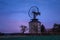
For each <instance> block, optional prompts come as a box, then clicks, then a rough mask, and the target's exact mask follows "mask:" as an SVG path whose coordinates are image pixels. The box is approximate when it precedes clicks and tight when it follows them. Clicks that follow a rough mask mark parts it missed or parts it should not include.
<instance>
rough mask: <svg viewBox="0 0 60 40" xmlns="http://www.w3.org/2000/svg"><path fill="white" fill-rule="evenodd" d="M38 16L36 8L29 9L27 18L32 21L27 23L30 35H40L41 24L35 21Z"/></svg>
mask: <svg viewBox="0 0 60 40" xmlns="http://www.w3.org/2000/svg"><path fill="white" fill-rule="evenodd" d="M31 14H32V15H31ZM38 15H40V12H39V9H38V8H37V7H36V6H33V7H31V8H30V10H29V16H30V17H32V20H31V21H30V22H29V32H30V33H40V27H41V22H40V21H38V19H36V16H38Z"/></svg>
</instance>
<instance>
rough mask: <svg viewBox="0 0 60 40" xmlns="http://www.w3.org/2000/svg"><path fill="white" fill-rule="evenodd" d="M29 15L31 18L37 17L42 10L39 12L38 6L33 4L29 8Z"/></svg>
mask: <svg viewBox="0 0 60 40" xmlns="http://www.w3.org/2000/svg"><path fill="white" fill-rule="evenodd" d="M28 15H29V17H30V18H32V19H36V16H38V15H40V12H39V9H38V7H36V6H32V7H31V8H30V9H29V12H28Z"/></svg>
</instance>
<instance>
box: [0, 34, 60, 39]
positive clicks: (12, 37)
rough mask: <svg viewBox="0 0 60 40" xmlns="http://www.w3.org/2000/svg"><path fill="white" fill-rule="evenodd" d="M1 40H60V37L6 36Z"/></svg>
mask: <svg viewBox="0 0 60 40" xmlns="http://www.w3.org/2000/svg"><path fill="white" fill-rule="evenodd" d="M0 40H60V35H47V36H46V35H45V36H44V35H40V36H38V35H33V36H32V35H31V36H10V37H8V36H5V37H2V38H0Z"/></svg>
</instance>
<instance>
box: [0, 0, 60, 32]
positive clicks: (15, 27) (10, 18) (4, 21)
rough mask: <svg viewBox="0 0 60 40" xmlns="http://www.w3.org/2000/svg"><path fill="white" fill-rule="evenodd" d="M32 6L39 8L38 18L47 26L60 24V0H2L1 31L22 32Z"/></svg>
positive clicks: (0, 7)
mask: <svg viewBox="0 0 60 40" xmlns="http://www.w3.org/2000/svg"><path fill="white" fill-rule="evenodd" d="M31 6H37V7H38V8H39V11H40V12H41V16H38V19H39V21H40V22H41V23H42V24H44V26H45V27H46V28H52V27H53V24H54V23H58V24H60V0H0V32H5V33H6V32H7V33H11V32H13V33H14V32H20V28H19V26H20V25H26V26H28V22H29V21H30V19H31V18H30V17H29V16H28V11H29V9H30V7H31Z"/></svg>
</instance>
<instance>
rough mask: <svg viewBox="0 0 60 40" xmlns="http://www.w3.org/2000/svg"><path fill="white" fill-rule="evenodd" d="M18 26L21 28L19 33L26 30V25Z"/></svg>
mask: <svg viewBox="0 0 60 40" xmlns="http://www.w3.org/2000/svg"><path fill="white" fill-rule="evenodd" d="M20 28H21V33H23V34H24V32H25V31H26V28H27V26H24V25H21V26H20Z"/></svg>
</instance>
